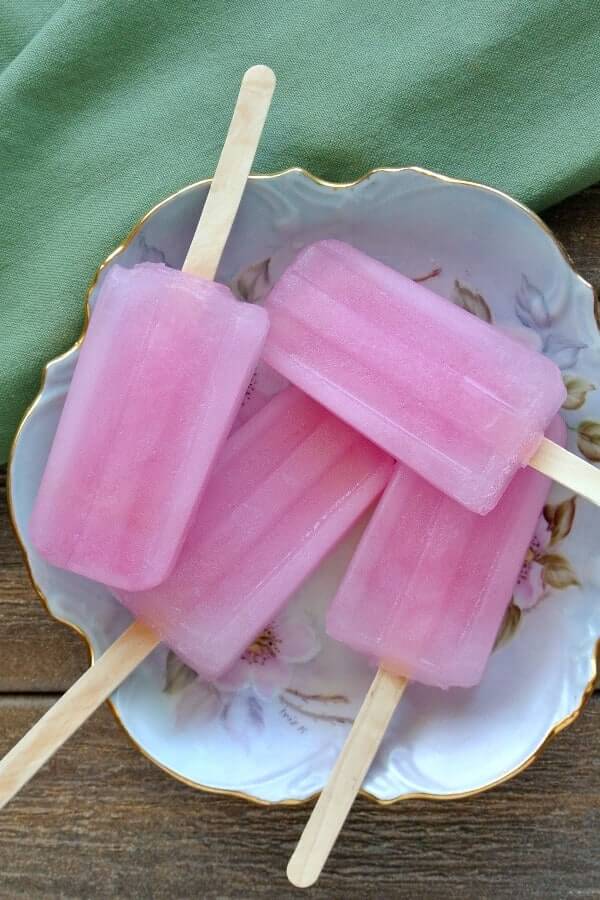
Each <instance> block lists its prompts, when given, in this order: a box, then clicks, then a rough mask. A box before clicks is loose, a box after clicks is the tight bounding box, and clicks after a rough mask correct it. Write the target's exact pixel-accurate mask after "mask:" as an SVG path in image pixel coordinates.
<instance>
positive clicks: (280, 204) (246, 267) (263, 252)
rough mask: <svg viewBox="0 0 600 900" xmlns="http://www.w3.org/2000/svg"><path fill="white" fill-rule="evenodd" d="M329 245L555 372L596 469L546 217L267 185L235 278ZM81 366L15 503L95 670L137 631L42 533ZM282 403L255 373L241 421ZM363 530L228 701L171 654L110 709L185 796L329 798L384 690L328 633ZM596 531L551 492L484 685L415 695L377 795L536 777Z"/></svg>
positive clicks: (585, 627)
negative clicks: (65, 414) (45, 490)
mask: <svg viewBox="0 0 600 900" xmlns="http://www.w3.org/2000/svg"><path fill="white" fill-rule="evenodd" d="M206 193H207V182H200V183H198V184H197V185H192V186H190V187H189V188H185V189H183V190H182V191H180V192H179V193H177V194H175V195H174V196H173V197H170V198H168V199H167V200H165V201H164V202H163V203H162V204H159V206H158V207H157V208H155V210H153V211H151V212H150V213H149V214H148V215H147V216H145V217H144V219H143V220H142V221H141V223H140V224H139V225H138V226H137V227H136V229H135V230H134V232H133V233H132V234H131V235H130V236H129V238H128V239H127V240H126V242H125V243H124V244H123V245H122V246H121V247H120V248H119V249H118V250H117V251H116V252H115V253H114V254H112V255H111V257H109V259H108V260H107V261H106V263H104V264H103V266H102V268H101V271H100V273H99V276H98V278H97V280H96V281H95V282H94V284H93V286H92V289H91V291H90V294H89V303H90V305H91V306H92V307H93V304H94V301H95V297H96V288H97V285H98V284H99V283H101V281H102V278H103V277H104V273H105V272H106V269H107V268H108V267H109V266H111V265H115V264H121V265H125V266H131V265H134V264H135V263H136V262H139V261H141V260H144V259H155V260H156V259H159V260H161V261H164V262H166V263H167V264H168V265H171V266H175V267H178V266H180V265H181V263H182V261H183V258H184V255H185V252H186V248H187V246H188V243H189V240H190V238H191V235H192V232H193V229H194V225H195V223H196V221H197V219H198V215H199V213H200V210H201V208H202V204H203V202H204V198H205V196H206ZM326 237H337V238H339V239H341V240H346V241H349V242H350V243H352V244H355V245H356V246H357V247H359V248H361V249H363V250H365V251H366V252H368V253H370V254H371V255H373V256H376V257H378V258H379V259H381V260H382V261H384V262H386V263H388V264H390V265H392V266H394V267H395V268H397V269H399V270H400V271H402V272H404V273H405V274H406V275H409V276H411V277H413V278H416V279H418V280H420V281H424V282H426V283H427V284H428V286H430V287H431V288H432V290H434V291H436V292H437V293H439V294H441V295H442V296H445V297H447V298H448V299H451V300H453V301H454V302H456V303H459V304H460V305H462V306H463V307H464V308H465V309H467V310H469V311H470V312H471V313H473V314H475V315H478V316H479V317H480V318H483V319H485V320H486V321H489V322H492V323H493V324H494V325H495V326H496V327H499V328H502V329H504V330H505V331H508V332H509V333H510V334H512V335H513V336H515V337H517V338H518V339H520V340H524V341H526V342H527V343H528V344H529V345H530V346H532V347H535V348H536V349H539V350H541V351H542V352H544V353H546V354H547V355H549V356H550V357H552V358H553V359H554V360H555V362H556V363H557V364H558V365H559V366H560V367H561V369H562V371H563V377H564V379H565V384H566V386H567V390H568V398H567V401H566V403H565V406H564V409H563V413H564V417H565V420H566V422H567V425H568V428H569V447H570V449H572V450H574V451H575V452H578V453H580V454H581V455H583V456H584V457H585V458H587V459H588V460H589V461H590V462H592V463H594V464H597V463H598V462H600V391H599V390H598V385H600V336H599V333H598V328H597V324H596V320H595V318H594V311H595V310H594V297H593V293H592V290H591V288H590V286H589V285H588V284H587V283H586V282H585V281H583V279H581V278H580V277H579V276H577V275H576V273H575V272H574V271H573V270H572V268H571V267H570V265H569V263H568V260H567V259H566V257H565V255H564V253H563V252H562V250H561V248H560V247H559V246H558V244H557V243H556V241H555V240H554V239H553V238H552V236H551V235H550V233H549V232H548V230H547V229H546V227H545V226H544V225H543V223H542V222H541V221H540V220H539V219H538V218H537V217H536V216H534V215H533V214H532V213H530V212H529V211H527V210H526V209H524V207H522V206H521V205H520V204H518V203H517V202H515V201H513V200H511V199H510V198H508V197H506V196H505V195H503V194H501V193H500V192H498V191H496V190H493V189H491V188H485V187H482V186H479V185H473V184H469V183H465V182H458V181H453V180H452V179H447V178H444V177H442V176H436V175H433V174H431V173H427V172H424V171H422V170H418V169H400V170H391V169H390V170H387V169H383V170H379V171H377V172H374V173H371V174H369V175H368V176H367V177H365V178H364V179H361V180H360V181H359V182H357V183H356V184H353V185H348V186H343V187H340V186H335V185H331V184H327V183H323V182H319V181H318V180H317V179H314V178H312V177H311V176H309V175H307V174H306V173H304V172H302V171H300V170H291V171H289V172H286V173H282V174H280V175H277V176H255V177H253V178H251V179H250V181H249V183H248V186H247V189H246V192H245V195H244V199H243V203H242V206H241V208H240V213H239V215H238V218H237V220H236V223H235V225H234V230H233V233H232V237H231V240H230V242H229V244H228V246H227V248H226V252H225V256H224V258H223V260H222V264H221V267H220V271H219V279H220V280H221V281H224V282H226V283H228V284H231V285H232V287H233V289H234V290H235V291H236V293H237V294H238V295H239V296H240V297H243V298H244V299H246V300H248V301H250V302H256V301H259V300H260V299H261V298H262V297H263V296H264V295H265V293H266V292H267V291H268V289H269V287H270V285H271V284H272V283H273V281H274V280H275V279H276V278H277V277H278V276H279V274H280V273H281V271H282V270H283V269H284V268H285V266H286V265H287V264H288V263H289V261H290V260H291V259H292V258H293V256H294V255H295V253H296V252H297V251H298V249H299V248H300V247H302V246H303V245H305V244H306V243H308V242H310V241H314V240H318V239H321V238H326ZM76 358H77V346H76V347H75V348H73V349H72V350H71V351H69V352H68V353H66V354H64V355H63V356H62V357H60V358H58V359H57V360H54V361H53V362H51V363H50V364H49V366H48V367H47V370H46V375H45V379H44V383H43V386H42V389H41V392H40V394H39V396H38V398H37V399H36V401H35V403H34V404H33V406H32V408H31V409H30V411H29V412H28V414H27V416H26V417H25V419H24V421H23V423H22V426H21V428H20V430H19V433H18V436H17V438H16V440H15V444H14V449H13V454H12V460H11V465H10V496H9V500H10V506H11V511H12V517H13V521H14V525H15V529H16V531H17V534H18V537H19V539H20V541H21V543H22V545H23V548H24V551H25V554H26V559H27V563H28V566H29V569H30V572H31V576H32V579H33V582H34V584H35V586H36V588H37V590H38V593H39V594H40V596H42V598H44V600H45V602H46V604H47V607H48V609H49V611H50V613H51V614H52V615H53V616H54V617H55V618H57V619H59V620H60V621H62V622H66V623H67V624H69V625H71V626H72V627H73V628H75V629H77V630H78V631H79V632H80V633H81V634H83V635H84V636H85V638H86V640H87V641H88V643H89V645H90V648H91V650H92V652H93V654H99V653H101V652H103V651H104V650H105V649H106V647H107V646H108V645H109V644H110V643H111V642H112V641H113V640H114V639H115V638H116V637H117V636H118V634H119V633H120V632H121V631H122V629H123V628H124V627H125V625H126V624H127V622H128V615H127V613H126V612H125V610H124V609H122V608H121V607H120V606H119V605H118V604H117V603H116V601H115V600H114V598H113V597H112V596H111V595H110V592H109V591H107V590H106V589H105V588H104V587H103V586H102V585H98V584H95V583H93V582H89V581H86V580H85V579H83V578H79V577H77V576H74V575H71V574H69V573H67V572H62V571H59V570H57V569H52V567H50V566H48V565H47V564H46V563H45V562H44V561H43V560H42V559H40V558H39V556H37V554H36V553H35V551H34V549H33V548H32V547H31V545H30V542H29V537H28V532H27V522H28V519H29V514H30V511H31V507H32V504H33V499H34V496H35V492H36V488H37V485H38V483H39V479H40V477H41V473H42V470H43V466H44V463H45V460H46V457H47V454H48V450H49V447H50V444H51V441H52V437H53V434H54V430H55V428H56V424H57V421H58V417H59V415H60V411H61V409H62V404H63V402H64V398H65V394H66V391H67V389H68V386H69V382H70V378H71V375H72V372H73V368H74V365H75V361H76ZM281 386H282V383H281V380H280V379H279V380H278V378H277V377H276V376H274V375H273V373H272V372H270V370H267V369H266V367H259V370H258V371H257V374H256V376H255V378H254V379H253V381H252V383H251V384H250V385H249V388H248V393H247V397H246V403H245V406H244V409H243V410H242V413H241V418H243V416H244V415H245V416H248V415H250V414H251V413H252V411H253V409H255V408H256V405H257V404H260V403H262V402H264V400H265V399H266V398H267V397H268V396H270V395H271V394H272V393H275V392H276V391H277V390H279V389H280V388H281ZM365 522H366V519H364V520H363V521H362V522H361V523H359V524H358V525H357V526H356V527H355V528H354V529H353V531H352V533H351V534H350V535H348V537H347V538H346V539H345V540H344V541H343V542H342V543H341V544H340V545H339V546H338V547H337V548H336V549H335V551H334V552H333V553H332V554H330V556H329V557H328V559H326V560H325V561H324V563H323V564H322V565H321V566H320V567H319V568H318V570H317V571H316V572H315V573H314V574H313V575H312V576H311V578H309V579H308V581H307V582H306V583H305V584H304V585H303V586H302V588H301V589H300V590H299V591H298V592H297V593H296V595H295V596H294V597H293V598H292V599H291V601H290V604H289V606H288V608H287V611H286V614H285V616H286V621H287V624H285V625H284V624H282V623H283V619H282V620H281V621H280V620H276V621H275V622H274V623H273V624H272V628H271V630H270V631H269V632H267V633H265V634H264V635H262V636H261V638H260V639H258V640H257V641H256V642H255V643H254V645H253V646H252V648H250V649H249V650H248V651H247V653H246V654H245V655H244V656H245V658H244V659H243V660H242V661H240V663H239V665H238V666H237V667H236V669H235V671H234V672H233V673H231V674H230V676H229V677H227V678H225V679H223V680H222V682H220V683H219V684H216V685H210V684H207V683H206V682H203V681H202V680H201V679H199V678H197V677H196V676H195V675H194V673H192V672H190V670H189V669H186V667H185V666H183V665H182V664H181V663H180V662H179V661H178V660H177V659H176V658H175V657H174V656H173V654H170V653H169V652H168V651H167V649H166V648H165V647H159V648H158V649H157V650H156V651H155V652H154V653H153V654H152V655H151V656H150V658H149V659H148V660H147V661H146V662H145V663H144V664H143V665H141V666H140V667H139V668H138V669H137V670H136V672H135V673H134V674H133V675H132V676H131V677H130V678H129V679H128V680H127V682H125V683H124V684H123V685H122V686H121V687H120V688H119V690H118V691H117V692H116V693H115V695H114V696H113V698H112V704H113V706H114V709H115V712H116V715H117V717H118V719H119V720H120V722H121V723H122V725H123V727H124V728H125V730H126V731H127V733H128V734H129V735H130V736H131V738H132V740H133V741H134V743H135V744H136V745H137V746H138V747H139V748H140V750H142V752H144V753H145V754H146V755H147V756H148V757H149V758H150V759H152V760H153V761H154V762H155V763H156V764H157V765H159V766H160V767H162V768H163V769H165V770H166V771H167V772H169V773H170V774H172V775H173V776H174V777H176V778H179V779H180V780H182V781H184V782H185V783H187V784H191V785H193V786H197V787H202V788H204V789H207V790H212V791H218V792H233V793H236V794H239V795H241V796H244V797H246V798H248V799H252V800H255V801H257V802H260V803H286V802H287V803H293V802H299V801H303V800H305V799H306V798H308V797H310V796H311V795H313V794H314V793H315V792H316V791H318V790H319V789H320V788H321V787H322V786H323V784H324V783H325V781H326V779H327V775H328V772H329V771H330V769H331V767H332V765H333V763H334V760H335V757H336V755H337V753H338V751H339V748H340V746H341V744H342V742H343V740H344V737H345V735H346V733H347V730H348V728H349V727H350V724H351V721H352V719H353V716H354V715H355V713H356V711H357V709H358V708H359V706H360V703H361V701H362V698H363V696H364V694H365V691H366V689H367V687H368V685H369V682H370V680H371V678H372V674H373V667H372V665H371V664H370V663H369V661H367V660H365V659H362V658H359V657H357V656H356V655H355V654H354V653H352V652H351V651H349V650H347V649H346V648H344V647H342V646H340V645H338V644H336V643H334V642H333V641H331V640H330V639H329V638H328V637H327V635H326V634H325V631H324V624H323V623H324V615H325V610H326V606H327V602H328V599H329V598H330V597H331V596H332V594H333V592H334V591H335V588H336V585H337V584H338V583H339V581H340V578H341V577H342V575H343V572H344V570H345V567H346V565H347V563H348V560H349V558H350V555H351V553H352V549H353V547H354V546H355V544H356V542H357V540H358V539H359V536H360V534H361V531H362V529H363V528H364V525H365ZM599 523H600V511H599V510H597V509H596V508H594V507H592V506H591V505H590V504H589V503H587V502H585V501H583V500H581V499H579V498H577V499H575V498H573V496H572V494H570V493H569V492H566V491H565V490H564V489H562V488H560V487H558V486H555V487H554V488H553V490H552V494H551V496H550V499H549V501H548V505H547V507H546V510H545V516H544V519H543V520H542V521H541V522H540V525H539V526H538V530H537V532H536V536H535V538H534V541H533V543H532V546H531V548H530V551H529V553H528V555H527V559H526V561H525V562H524V567H523V571H522V576H521V579H520V582H519V585H518V586H517V589H516V591H515V598H514V603H513V605H512V606H511V608H510V610H509V611H508V613H507V617H506V619H505V623H504V628H503V631H502V636H501V637H502V639H501V640H499V642H498V645H497V649H496V651H495V652H494V654H493V655H492V658H491V660H490V664H489V666H488V669H487V671H486V674H485V677H484V679H483V681H482V682H481V684H480V685H479V686H478V687H477V688H474V689H472V690H469V691H464V690H450V691H437V690H434V689H431V688H426V687H424V686H422V685H418V684H415V685H411V686H410V687H409V689H408V691H407V692H406V695H405V698H404V700H403V702H402V704H401V705H400V707H399V709H398V710H397V713H396V715H395V717H394V719H393V721H392V724H391V726H390V728H389V730H388V733H387V734H386V737H385V740H384V742H383V744H382V747H381V748H380V752H379V754H378V756H377V759H376V760H375V763H374V765H373V766H372V768H371V771H370V772H369V774H368V777H367V779H366V782H365V785H364V789H365V792H366V793H367V794H369V795H370V796H372V797H374V798H375V799H377V800H379V801H381V802H391V801H393V800H397V799H400V798H402V797H406V796H414V795H419V796H425V797H437V798H440V797H443V798H452V797H454V796H461V795H464V794H467V793H477V792H479V791H482V790H484V789H486V788H487V787H490V786H492V785H494V784H496V783H498V782H500V781H503V780H505V779H506V778H508V777H510V776H511V775H513V774H515V773H516V772H518V771H520V770H521V769H522V768H523V767H524V766H525V765H527V764H528V763H529V762H531V761H532V760H533V759H535V757H536V755H537V754H538V753H539V752H540V748H541V747H542V746H543V745H544V744H545V742H546V740H547V738H548V736H549V735H551V734H554V733H556V732H558V731H559V730H560V729H561V728H563V727H564V726H565V724H567V723H568V722H570V721H572V720H573V719H574V718H576V714H577V711H578V710H579V709H580V708H581V705H582V703H583V701H584V700H585V698H586V697H587V696H588V695H589V693H590V691H591V689H592V684H593V680H594V676H595V672H596V664H595V647H596V641H597V637H598V635H599V634H600V603H598V591H599V590H600V548H599V546H598V541H597V537H596V535H597V534H598V525H599ZM288 617H289V618H288ZM294 622H296V623H301V624H299V625H297V626H295V625H293V623H294ZM290 623H292V624H290ZM302 623H303V624H302ZM296 628H298V631H296ZM311 631H312V638H311V636H310V632H311ZM261 660H263V662H261Z"/></svg>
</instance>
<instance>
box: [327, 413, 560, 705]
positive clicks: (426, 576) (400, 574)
mask: <svg viewBox="0 0 600 900" xmlns="http://www.w3.org/2000/svg"><path fill="white" fill-rule="evenodd" d="M548 435H549V437H550V438H552V439H553V440H555V441H556V442H557V443H560V444H561V445H564V440H565V426H564V423H563V422H562V419H560V418H559V417H558V416H557V417H556V419H555V420H554V421H553V422H552V424H551V426H550V429H549V432H548ZM549 488H550V481H549V480H548V479H547V478H546V477H545V476H543V475H540V474H539V473H538V472H535V471H533V470H532V469H528V468H527V469H523V470H522V471H520V472H518V473H517V475H516V476H515V477H514V479H513V481H512V482H511V484H510V486H509V487H508V490H507V491H506V493H505V494H504V496H503V497H502V499H501V500H500V502H499V504H498V506H497V507H496V509H494V510H493V511H492V512H491V513H489V514H488V515H487V516H484V517H481V516H479V515H476V514H475V513H472V512H470V511H469V510H467V509H465V508H464V507H463V506H461V505H460V504H458V503H456V502H455V501H453V500H451V499H450V498H449V497H447V496H446V495H445V494H442V493H440V492H439V491H438V490H436V488H434V487H432V486H431V485H430V484H429V483H428V482H426V481H424V479H422V478H421V477H420V476H419V475H417V474H416V473H415V472H413V471H411V470H410V469H408V468H407V467H406V466H404V465H402V464H400V463H399V464H398V466H397V469H396V471H395V473H394V475H393V476H392V478H391V480H390V482H389V484H388V486H387V488H386V490H385V492H384V494H383V497H382V499H381V500H380V502H379V504H378V506H377V509H376V511H375V514H374V516H373V518H372V519H371V521H370V522H369V525H368V527H367V530H366V532H365V534H364V535H363V538H362V540H361V543H360V544H359V547H358V549H357V551H356V553H355V554H354V557H353V558H352V561H351V563H350V566H349V568H348V571H347V573H346V575H345V578H344V580H343V582H342V584H341V585H340V588H339V590H338V593H337V595H336V597H335V599H334V601H333V603H332V605H331V607H330V609H329V615H328V619H327V630H328V632H329V634H330V635H331V636H332V637H333V638H336V639H337V640H339V641H342V642H343V643H345V644H347V645H348V646H350V647H352V648H353V649H354V650H357V651H358V652H359V653H362V654H365V655H367V656H369V657H372V658H374V659H375V660H377V662H378V663H379V664H380V665H381V666H382V668H384V669H386V670H387V671H390V672H394V673H396V674H398V675H404V676H406V677H408V678H409V679H410V680H411V681H413V680H415V681H420V682H423V683H424V684H430V685H435V686H437V687H442V688H448V687H454V686H459V687H470V686H472V685H475V684H477V683H478V682H479V680H480V679H481V676H482V674H483V671H484V668H485V665H486V662H487V660H488V657H489V655H490V653H491V651H492V648H493V645H494V641H495V638H496V635H497V633H498V628H499V627H500V623H501V621H502V617H503V615H504V613H505V611H506V608H507V606H508V604H509V602H510V599H511V596H512V592H513V589H514V586H515V584H516V581H517V578H518V575H519V572H520V569H521V567H522V565H523V560H524V559H525V554H526V552H527V548H528V547H529V542H530V540H531V538H532V536H533V533H534V531H535V527H536V524H537V521H538V519H539V516H540V514H541V512H542V508H543V506H544V503H545V500H546V497H547V494H548V490H549Z"/></svg>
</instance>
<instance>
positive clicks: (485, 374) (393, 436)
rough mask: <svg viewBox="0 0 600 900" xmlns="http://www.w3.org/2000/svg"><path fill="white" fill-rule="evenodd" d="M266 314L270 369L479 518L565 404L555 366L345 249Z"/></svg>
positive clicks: (313, 252)
mask: <svg viewBox="0 0 600 900" xmlns="http://www.w3.org/2000/svg"><path fill="white" fill-rule="evenodd" d="M265 307H266V309H267V310H268V312H269V315H270V319H271V327H270V331H269V335H268V338H267V341H266V344H265V348H264V354H263V355H264V359H265V360H266V362H267V363H269V364H270V365H271V366H273V368H274V369H276V370H277V371H279V372H280V373H281V374H282V375H285V377H286V378H289V380H290V381H291V382H292V383H293V384H296V385H297V386H298V387H300V388H301V389H302V390H304V391H306V393H308V394H310V396H312V397H314V398H315V399H316V400H318V401H319V402H320V403H322V404H323V405H324V406H326V407H328V409H330V410H331V411H332V412H334V413H335V414H336V415H338V416H340V418H342V419H344V420H345V421H346V422H348V423H349V424H350V425H353V426H354V427H355V428H356V429H358V430H359V431H361V432H362V433H363V434H364V435H365V436H366V437H368V438H369V439H370V440H372V441H374V442H375V443H377V444H379V445H380V446H381V447H383V448H384V449H385V450H387V451H388V453H391V455H392V456H395V457H396V458H397V459H399V460H401V461H402V462H404V463H405V464H406V465H408V466H409V467H410V468H412V469H414V470H415V472H418V473H419V474H420V475H422V476H423V478H426V479H427V480H428V481H430V482H431V484H433V485H435V486H436V487H437V488H439V489H440V490H441V491H443V492H444V493H446V494H448V495H449V496H450V497H453V498H454V499H455V500H457V501H459V502H460V503H462V504H464V505H465V506H467V507H468V508H469V509H472V510H474V511H475V512H479V513H487V512H489V511H490V510H491V509H493V507H494V506H495V505H496V503H497V502H498V500H499V499H500V497H501V495H502V493H503V491H504V490H505V489H506V487H507V485H508V483H509V482H510V479H511V478H512V477H513V475H514V474H515V472H516V471H517V470H518V469H519V467H520V466H523V465H525V464H526V463H527V461H528V460H529V459H530V458H531V456H532V455H533V453H534V452H535V450H536V449H537V447H538V445H539V443H540V442H541V439H542V437H543V433H544V431H545V429H546V428H547V427H548V425H549V423H550V421H551V420H552V418H553V416H554V415H555V414H556V413H557V411H558V410H559V409H560V407H561V404H562V403H563V400H564V398H565V395H566V394H565V387H564V385H563V382H562V378H561V373H560V370H559V369H558V368H557V366H556V365H555V364H554V363H553V362H552V361H551V360H549V359H547V358H546V357H544V356H542V355H541V354H539V353H536V352H535V351H533V350H531V349H529V348H527V347H525V346H523V345H522V344H520V343H518V342H517V341H516V340H513V339H512V338H509V337H508V336H507V335H505V334H503V333H502V332H500V331H498V330H497V329H495V328H494V327H493V326H491V325H489V324H488V323H486V322H482V321H481V320H480V319H477V318H476V317H475V316H473V315H471V314H469V313H467V312H465V311H464V310H462V309H460V308H458V307H457V306H455V305H454V304H452V303H450V302H449V301H448V300H445V299H444V298H442V297H439V296H438V295H437V294H434V293H433V292H432V291H430V290H428V289H427V288H426V287H424V286H423V285H420V284H417V283H415V282H414V281H412V280H411V279H410V278H406V277H405V276H404V275H401V274H400V273H399V272H396V271H394V270H393V269H390V268H389V267H388V266H385V265H384V264H383V263H381V262H378V261H377V260H374V259H371V258H370V257H369V256H367V255H366V254H365V253H362V252H361V251H359V250H356V249H355V248H354V247H351V246H349V245H348V244H344V243H341V242H340V241H335V240H327V241H320V242H318V243H316V244H312V245H310V246H308V247H305V248H304V249H303V250H302V251H301V252H300V254H299V255H298V256H297V258H296V260H295V261H294V262H293V263H292V265H291V266H290V267H289V268H288V269H287V270H286V271H285V272H284V274H283V275H282V276H281V278H280V279H279V281H278V282H277V283H276V284H275V286H274V288H273V289H272V291H271V293H270V294H269V296H268V297H267V300H266V302H265Z"/></svg>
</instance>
